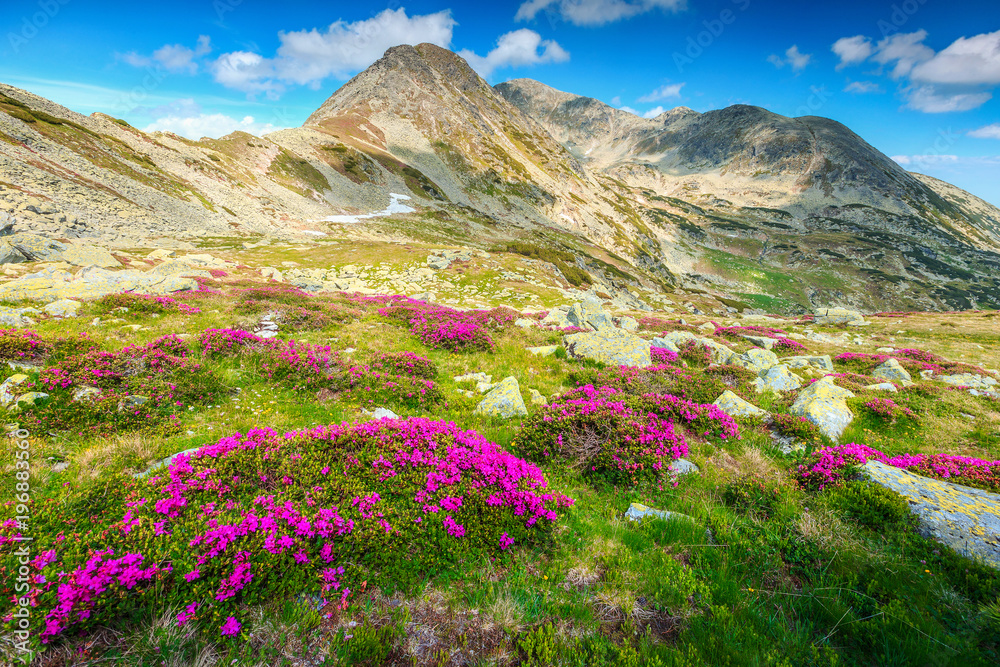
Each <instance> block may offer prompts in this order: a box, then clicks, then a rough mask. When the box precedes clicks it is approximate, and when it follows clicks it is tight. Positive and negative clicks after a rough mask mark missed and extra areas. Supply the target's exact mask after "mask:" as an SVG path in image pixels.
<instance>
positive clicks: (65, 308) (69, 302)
mask: <svg viewBox="0 0 1000 667" xmlns="http://www.w3.org/2000/svg"><path fill="white" fill-rule="evenodd" d="M81 306H83V304H82V303H80V302H79V301H74V300H73V299H60V300H59V301H53V302H52V303H50V304H46V305H45V306H42V311H43V312H45V313H46V314H47V315H48V316H49V317H76V315H77V313H78V312H79V311H80V307H81Z"/></svg>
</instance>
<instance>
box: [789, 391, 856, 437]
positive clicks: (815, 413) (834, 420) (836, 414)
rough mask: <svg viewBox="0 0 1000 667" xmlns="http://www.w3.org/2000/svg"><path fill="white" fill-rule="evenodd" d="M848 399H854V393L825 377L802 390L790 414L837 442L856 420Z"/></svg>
mask: <svg viewBox="0 0 1000 667" xmlns="http://www.w3.org/2000/svg"><path fill="white" fill-rule="evenodd" d="M848 398H854V393H853V392H851V391H849V390H847V389H844V388H843V387H838V386H837V385H836V384H834V382H833V378H831V377H823V378H820V379H819V380H817V381H816V382H813V383H812V384H811V385H809V386H808V387H806V388H805V389H803V390H802V393H800V394H799V396H798V398H797V399H796V400H795V403H793V404H792V407H791V409H790V410H789V412H790V413H791V414H793V415H795V416H796V417H805V418H806V419H808V420H809V421H811V422H812V423H814V424H816V426H818V427H819V430H820V433H822V434H823V435H825V436H826V437H828V438H830V439H831V440H833V441H834V442H836V441H837V439H838V438H840V435H841V434H842V433H843V432H844V429H845V428H847V426H848V424H850V423H851V422H852V421H853V420H854V413H853V412H851V410H850V408H848V407H847V402H846V401H847V399H848Z"/></svg>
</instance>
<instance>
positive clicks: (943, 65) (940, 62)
mask: <svg viewBox="0 0 1000 667" xmlns="http://www.w3.org/2000/svg"><path fill="white" fill-rule="evenodd" d="M911 77H912V78H913V79H914V80H915V81H922V82H925V83H941V84H956V85H968V86H974V85H980V84H985V85H991V86H995V85H998V84H1000V30H997V31H996V32H991V33H985V34H981V35H974V36H972V37H960V38H958V39H956V40H955V41H954V42H952V43H951V45H949V46H948V47H947V48H945V49H944V50H942V51H938V53H937V54H936V55H934V57H933V58H930V59H929V60H926V61H924V62H921V63H920V64H918V65H917V66H916V67H914V68H913V72H912V74H911Z"/></svg>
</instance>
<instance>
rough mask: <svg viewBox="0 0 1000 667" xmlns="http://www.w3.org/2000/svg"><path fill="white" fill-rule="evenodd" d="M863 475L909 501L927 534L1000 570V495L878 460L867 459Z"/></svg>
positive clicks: (923, 530) (911, 508)
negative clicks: (923, 475) (929, 476)
mask: <svg viewBox="0 0 1000 667" xmlns="http://www.w3.org/2000/svg"><path fill="white" fill-rule="evenodd" d="M864 474H865V475H866V476H867V477H868V478H869V479H871V480H872V481H873V482H875V483H877V484H880V485H881V486H884V487H885V488H887V489H892V490H893V491H895V492H896V493H898V494H900V495H902V496H903V497H905V498H906V499H907V500H908V501H909V503H910V511H911V512H912V513H913V514H916V515H917V518H918V519H919V521H920V528H921V532H922V533H923V534H924V535H925V536H926V537H930V538H931V539H934V540H937V541H938V542H941V543H942V544H946V545H947V546H949V547H951V548H952V549H954V550H955V551H957V552H959V553H961V554H964V555H966V556H967V557H969V558H973V559H978V560H982V561H983V562H984V563H986V564H987V565H990V566H991V567H994V568H998V569H1000V539H998V536H1000V494H996V493H990V492H989V491H983V490H982V489H974V488H971V487H967V486H961V485H959V484H952V483H951V482H946V481H944V480H939V479H930V478H927V477H921V476H920V475H915V474H913V473H911V472H907V471H906V470H901V469H899V468H894V467H892V466H887V465H885V464H883V463H879V462H878V461H868V463H866V464H865V465H864Z"/></svg>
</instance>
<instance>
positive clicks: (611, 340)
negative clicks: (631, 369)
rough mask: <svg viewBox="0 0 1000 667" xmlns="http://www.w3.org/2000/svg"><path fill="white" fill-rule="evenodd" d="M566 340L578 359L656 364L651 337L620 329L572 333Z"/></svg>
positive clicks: (646, 365)
mask: <svg viewBox="0 0 1000 667" xmlns="http://www.w3.org/2000/svg"><path fill="white" fill-rule="evenodd" d="M563 341H564V343H565V346H566V352H567V353H569V354H570V355H571V356H573V357H576V358H578V359H593V360H594V361H600V362H602V363H605V364H608V365H611V366H637V367H639V368H646V367H648V366H651V365H652V360H651V358H650V356H649V348H650V345H649V341H647V340H643V339H642V338H639V337H638V336H634V335H632V334H630V333H626V332H624V331H621V330H619V329H613V328H605V329H601V330H600V331H595V332H593V333H575V334H569V335H568V336H566V337H564V339H563Z"/></svg>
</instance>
